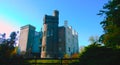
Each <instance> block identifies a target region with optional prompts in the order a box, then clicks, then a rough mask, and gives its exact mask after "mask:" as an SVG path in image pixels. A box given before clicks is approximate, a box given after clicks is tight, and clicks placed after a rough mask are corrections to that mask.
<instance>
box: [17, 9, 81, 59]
mask: <svg viewBox="0 0 120 65" xmlns="http://www.w3.org/2000/svg"><path fill="white" fill-rule="evenodd" d="M58 25H59V11H57V10H54V13H53V15H45V16H44V20H43V30H41V31H40V32H37V31H35V27H34V26H32V25H25V26H23V27H21V30H20V39H19V48H20V52H21V54H28V56H36V57H41V58H59V57H61V58H62V57H63V56H64V55H65V54H68V55H69V56H71V55H72V54H74V53H78V52H79V47H78V46H79V45H78V33H77V32H76V31H75V30H73V29H72V27H71V26H68V22H67V21H65V22H64V26H60V27H59V26H58Z"/></svg>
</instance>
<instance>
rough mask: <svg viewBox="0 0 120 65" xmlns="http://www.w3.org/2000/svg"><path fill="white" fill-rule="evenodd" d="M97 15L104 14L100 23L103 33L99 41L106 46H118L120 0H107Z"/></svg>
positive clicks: (119, 36) (119, 43)
mask: <svg viewBox="0 0 120 65" xmlns="http://www.w3.org/2000/svg"><path fill="white" fill-rule="evenodd" d="M98 15H104V16H105V17H104V20H103V21H102V22H101V23H100V24H101V25H102V27H103V30H104V34H103V35H101V37H100V41H101V42H102V43H104V44H105V46H107V47H120V0H109V1H108V3H107V4H105V5H104V6H103V10H100V13H99V14H98Z"/></svg>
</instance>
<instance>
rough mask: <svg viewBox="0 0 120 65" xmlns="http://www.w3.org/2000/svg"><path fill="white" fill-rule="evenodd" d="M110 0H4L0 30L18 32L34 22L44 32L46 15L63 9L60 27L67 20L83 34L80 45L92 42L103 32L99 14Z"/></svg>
mask: <svg viewBox="0 0 120 65" xmlns="http://www.w3.org/2000/svg"><path fill="white" fill-rule="evenodd" d="M107 1H108V0H0V33H3V32H6V33H7V35H9V33H10V32H11V31H17V30H19V29H20V27H21V26H24V25H27V24H32V25H33V26H35V27H36V30H37V31H40V29H41V27H42V26H43V17H44V15H45V14H48V15H52V14H53V10H59V14H60V16H59V19H60V20H59V26H62V25H64V21H65V20H67V21H68V24H69V25H70V26H72V28H73V29H75V30H76V31H77V32H78V34H79V46H86V45H88V44H90V42H89V41H88V39H89V37H90V36H100V35H101V34H102V33H103V30H102V27H101V25H100V22H101V21H102V20H103V17H101V16H98V15H97V14H98V13H99V10H101V9H102V7H103V5H104V4H105V3H107Z"/></svg>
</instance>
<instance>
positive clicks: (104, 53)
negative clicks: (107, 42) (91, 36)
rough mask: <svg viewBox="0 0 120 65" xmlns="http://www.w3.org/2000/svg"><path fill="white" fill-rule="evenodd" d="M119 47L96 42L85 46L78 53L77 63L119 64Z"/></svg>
mask: <svg viewBox="0 0 120 65" xmlns="http://www.w3.org/2000/svg"><path fill="white" fill-rule="evenodd" d="M119 58H120V49H113V48H106V47H104V46H100V45H98V44H91V45H89V46H87V47H85V50H84V52H82V53H80V62H79V63H78V64H79V65H120V62H119Z"/></svg>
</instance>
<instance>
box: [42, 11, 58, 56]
mask: <svg viewBox="0 0 120 65" xmlns="http://www.w3.org/2000/svg"><path fill="white" fill-rule="evenodd" d="M58 24H59V12H58V11H57V10H54V14H53V16H51V15H45V17H44V22H43V25H44V28H43V38H42V49H41V58H57V57H58V53H59V51H58Z"/></svg>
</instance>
